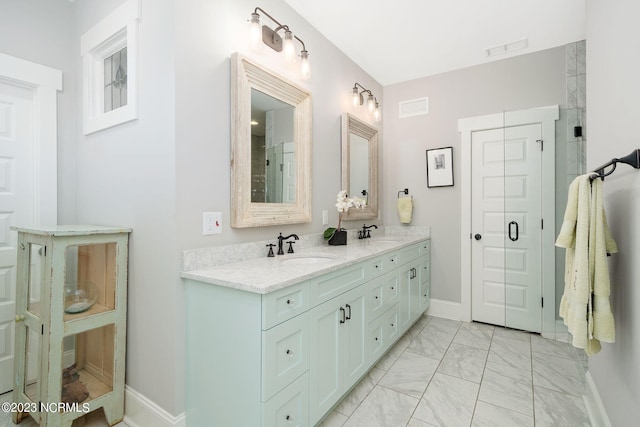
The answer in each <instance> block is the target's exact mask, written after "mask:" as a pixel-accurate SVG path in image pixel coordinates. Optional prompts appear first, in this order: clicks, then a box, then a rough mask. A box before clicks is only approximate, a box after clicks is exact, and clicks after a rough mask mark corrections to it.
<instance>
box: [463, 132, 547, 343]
mask: <svg viewBox="0 0 640 427" xmlns="http://www.w3.org/2000/svg"><path fill="white" fill-rule="evenodd" d="M541 134H542V128H541V125H540V124H539V123H538V124H531V125H523V126H514V127H506V128H500V129H493V130H485V131H479V132H474V133H473V135H472V159H471V162H472V165H471V169H472V184H471V185H472V191H471V197H472V201H471V202H472V218H471V222H472V224H471V230H472V239H473V240H472V252H471V255H472V262H471V264H472V265H471V269H472V270H471V280H472V289H471V293H472V295H471V303H472V307H471V308H472V319H473V320H477V321H480V322H486V323H491V324H495V325H504V326H508V327H511V328H515V329H523V330H528V331H532V332H540V331H541V324H542V307H541V296H542V260H541V244H542V188H541V187H542V179H541V178H542V177H541V174H542V169H541V165H542V161H541V160H542V159H541V157H542V155H541V153H542V141H541V139H542V135H541Z"/></svg>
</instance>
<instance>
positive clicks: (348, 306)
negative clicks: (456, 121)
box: [345, 304, 351, 320]
mask: <svg viewBox="0 0 640 427" xmlns="http://www.w3.org/2000/svg"><path fill="white" fill-rule="evenodd" d="M345 307H347V308H348V309H349V314H347V320H351V306H350V305H349V304H347V305H345Z"/></svg>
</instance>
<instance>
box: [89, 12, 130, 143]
mask: <svg viewBox="0 0 640 427" xmlns="http://www.w3.org/2000/svg"><path fill="white" fill-rule="evenodd" d="M138 1H139V0H128V1H126V2H125V3H124V4H123V5H122V6H120V7H119V8H118V9H116V10H114V11H113V12H112V13H111V14H110V15H109V16H107V17H105V18H104V19H103V20H102V21H100V22H98V23H97V24H96V25H95V26H94V27H93V28H91V29H90V30H89V31H87V32H86V33H85V34H83V35H82V38H81V54H82V72H83V76H82V79H83V124H84V134H85V135H87V134H90V133H93V132H97V131H99V130H102V129H106V128H109V127H112V126H117V125H119V124H122V123H125V122H128V121H131V120H135V119H137V118H138V111H137V99H136V84H137V81H136V80H137V76H136V60H137V40H138V19H139V4H138Z"/></svg>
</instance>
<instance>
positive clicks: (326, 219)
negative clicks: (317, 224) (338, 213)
mask: <svg viewBox="0 0 640 427" xmlns="http://www.w3.org/2000/svg"><path fill="white" fill-rule="evenodd" d="M328 224H329V212H328V211H322V225H328Z"/></svg>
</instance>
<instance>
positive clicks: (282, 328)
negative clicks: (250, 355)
mask: <svg viewBox="0 0 640 427" xmlns="http://www.w3.org/2000/svg"><path fill="white" fill-rule="evenodd" d="M308 369H309V313H305V314H302V315H300V316H298V317H296V318H294V319H291V320H288V321H287V322H284V323H282V324H280V325H278V326H276V327H275V328H271V329H269V330H268V331H264V332H262V401H263V402H264V401H267V400H269V399H270V398H271V397H272V396H273V395H275V394H276V393H277V392H278V391H280V390H281V389H283V388H284V387H285V386H286V385H288V384H289V383H291V382H292V381H293V380H294V379H296V378H297V377H299V376H300V375H302V374H303V373H304V372H306V371H307V370H308Z"/></svg>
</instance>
